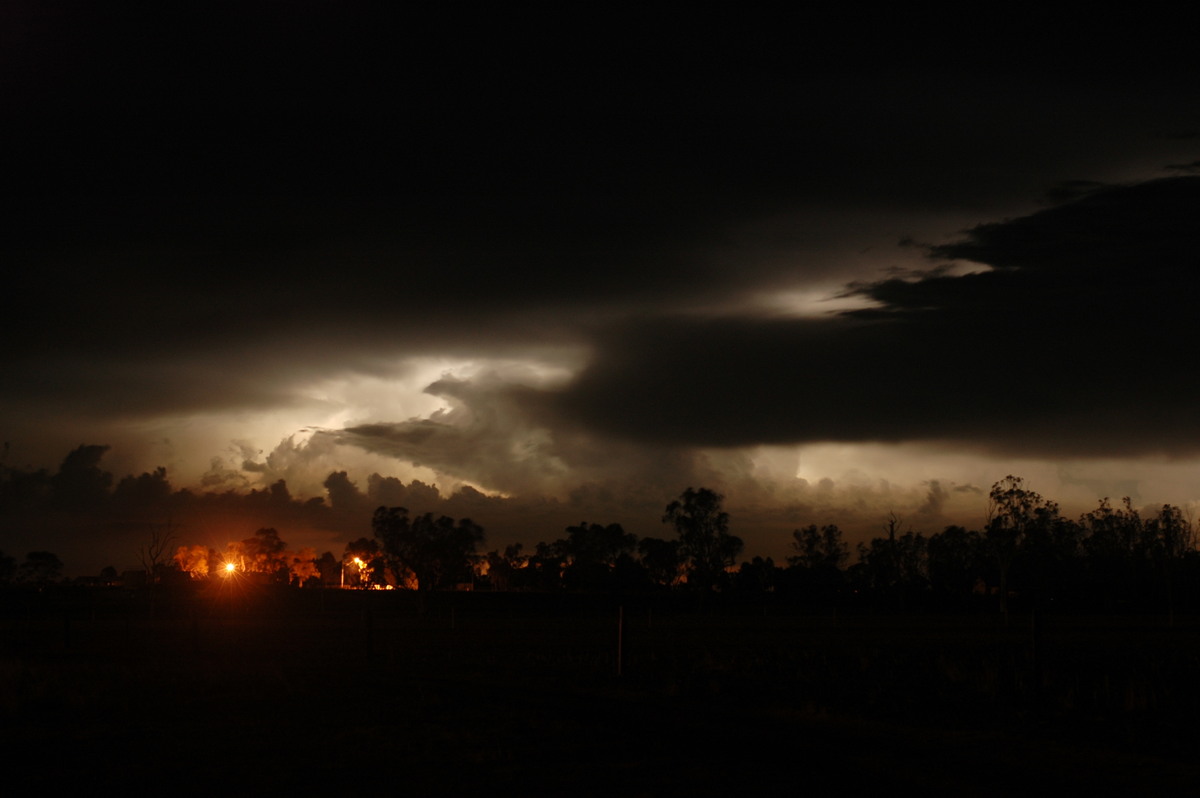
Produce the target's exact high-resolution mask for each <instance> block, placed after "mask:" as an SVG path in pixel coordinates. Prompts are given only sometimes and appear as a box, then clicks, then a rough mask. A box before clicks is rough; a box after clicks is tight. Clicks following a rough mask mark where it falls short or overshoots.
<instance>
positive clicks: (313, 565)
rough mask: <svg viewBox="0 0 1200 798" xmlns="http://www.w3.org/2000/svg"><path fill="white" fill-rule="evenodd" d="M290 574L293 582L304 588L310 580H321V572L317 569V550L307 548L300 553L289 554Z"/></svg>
mask: <svg viewBox="0 0 1200 798" xmlns="http://www.w3.org/2000/svg"><path fill="white" fill-rule="evenodd" d="M287 560H288V573H289V575H290V576H291V580H292V582H294V583H295V584H296V585H297V586H300V587H303V586H304V584H305V582H307V581H308V580H310V579H319V578H320V576H321V570H320V569H319V568H318V567H317V550H316V549H314V548H311V547H309V546H305V547H303V548H302V549H300V550H299V551H296V552H288V555H287Z"/></svg>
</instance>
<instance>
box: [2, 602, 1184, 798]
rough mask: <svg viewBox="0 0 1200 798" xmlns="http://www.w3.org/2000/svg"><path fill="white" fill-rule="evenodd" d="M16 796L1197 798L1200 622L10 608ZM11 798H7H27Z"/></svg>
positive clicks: (757, 611) (744, 613)
mask: <svg viewBox="0 0 1200 798" xmlns="http://www.w3.org/2000/svg"><path fill="white" fill-rule="evenodd" d="M3 601H4V603H3V604H2V605H0V610H2V612H0V632H2V634H3V637H2V638H0V744H2V745H3V749H4V751H5V757H4V758H3V763H4V764H3V768H4V773H3V781H0V783H2V784H4V785H6V787H7V788H6V789H4V790H3V792H4V794H6V795H29V794H37V793H39V792H51V793H54V794H58V793H61V792H63V791H64V789H65V788H67V787H68V786H70V785H71V784H80V785H82V788H81V789H78V790H77V791H79V792H84V793H87V792H94V791H100V790H104V791H107V790H109V789H112V788H115V789H117V790H119V791H120V792H121V793H124V794H147V793H155V794H160V795H211V794H221V795H252V794H262V793H264V792H266V793H269V794H276V793H282V792H285V791H287V792H290V793H292V794H296V792H297V791H300V792H303V793H308V794H342V793H355V794H360V793H366V794H379V793H381V792H382V793H384V794H388V795H418V796H419V795H472V794H493V795H520V796H542V795H569V796H593V795H594V796H608V795H622V796H656V795H724V794H737V795H742V794H747V793H758V794H763V793H767V794H775V793H777V792H782V793H783V794H789V795H791V794H796V793H797V792H799V791H801V790H809V789H813V790H821V791H822V792H828V791H830V790H838V791H839V792H843V793H846V794H866V793H870V792H879V791H881V790H891V791H897V790H898V791H902V792H903V791H907V790H909V789H911V790H920V791H922V792H924V793H929V792H932V791H937V792H939V793H944V794H949V795H1013V794H1051V793H1075V792H1081V791H1087V792H1089V793H1092V794H1134V793H1160V794H1162V793H1166V794H1180V795H1183V794H1197V792H1198V791H1200V731H1198V729H1200V725H1198V720H1200V625H1198V624H1197V622H1196V620H1195V619H1177V620H1176V622H1175V624H1174V625H1170V626H1168V625H1167V623H1166V622H1165V620H1163V619H1155V618H1111V617H1104V618H1055V617H1046V618H1044V619H1043V620H1041V621H1040V622H1038V623H1037V624H1034V623H1032V622H1031V619H1030V618H1028V617H1025V618H1016V619H1013V621H1012V623H1011V625H1010V626H1008V627H1005V626H1003V625H1002V624H1000V623H999V622H998V619H997V618H995V617H992V616H990V615H976V616H968V617H905V616H869V617H867V616H853V615H851V616H846V615H842V616H836V615H833V614H828V613H823V614H817V615H804V614H795V613H793V614H786V613H782V612H777V611H775V610H773V609H771V608H766V607H763V608H747V607H741V608H721V607H707V608H705V610H704V611H703V612H699V611H697V610H696V608H694V607H687V606H680V605H673V604H668V603H666V602H664V601H661V600H659V601H650V600H647V599H642V600H625V602H624V604H623V605H622V606H623V611H622V616H623V622H622V629H623V637H622V641H621V658H620V666H621V673H620V675H618V672H617V667H618V651H617V644H618V618H619V617H622V616H619V614H618V609H617V606H618V602H617V601H615V600H613V599H611V598H598V597H592V598H588V597H563V596H531V595H518V596H504V595H484V594H474V595H472V594H457V595H451V594H447V595H438V596H434V597H433V598H432V599H431V600H430V601H429V603H428V604H427V605H426V606H425V607H424V608H423V611H419V608H418V607H417V606H416V603H415V602H414V600H413V597H412V596H410V595H397V594H379V593H374V594H367V593H357V592H350V591H345V592H342V591H327V592H325V593H324V594H322V593H321V591H307V592H303V593H300V592H283V591H281V592H271V591H267V590H264V589H261V588H260V589H258V590H251V589H244V590H241V591H236V592H235V591H232V590H228V589H226V590H225V592H223V593H210V594H206V595H187V596H181V595H176V596H159V597H156V598H155V599H154V601H153V602H151V601H150V599H149V597H148V596H146V595H144V594H143V595H131V594H128V593H121V592H119V591H114V592H111V593H105V592H95V591H93V592H91V593H87V594H83V593H80V594H72V595H54V596H52V595H47V594H28V593H23V594H7V595H4V597H3ZM10 789H11V790H12V791H10Z"/></svg>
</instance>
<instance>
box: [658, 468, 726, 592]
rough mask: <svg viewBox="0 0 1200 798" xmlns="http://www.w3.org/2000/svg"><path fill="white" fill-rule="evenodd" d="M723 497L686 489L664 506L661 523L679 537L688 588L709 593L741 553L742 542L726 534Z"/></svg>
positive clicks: (709, 491) (701, 490) (718, 583)
mask: <svg viewBox="0 0 1200 798" xmlns="http://www.w3.org/2000/svg"><path fill="white" fill-rule="evenodd" d="M724 500H725V497H724V496H722V495H721V494H719V493H716V492H715V491H712V490H709V489H708V488H700V489H699V490H693V489H692V488H688V489H687V490H685V491H684V492H683V494H682V495H680V497H679V498H678V499H676V500H675V501H673V502H671V503H670V504H668V505H667V509H666V512H665V514H664V515H663V518H662V520H663V523H664V524H671V525H672V526H674V527H675V531H676V532H677V533H678V534H679V544H680V553H681V554H682V555H683V557H684V558H685V559H686V561H687V563H688V576H687V578H688V584H689V585H691V586H693V587H696V588H699V589H702V590H711V589H713V588H715V587H717V586H719V585H720V584H721V582H722V581H723V580H724V578H725V571H726V569H727V568H729V567H730V566H732V565H733V564H734V562H736V560H737V556H738V555H739V554H741V552H742V539H741V538H739V537H736V536H735V535H731V534H729V514H728V513H726V512H725V511H724V510H722V509H721V502H723V501H724Z"/></svg>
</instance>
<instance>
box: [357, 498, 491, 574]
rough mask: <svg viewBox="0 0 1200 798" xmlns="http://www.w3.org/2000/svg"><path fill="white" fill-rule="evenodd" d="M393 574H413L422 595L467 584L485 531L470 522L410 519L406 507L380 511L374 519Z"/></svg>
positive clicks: (422, 517) (430, 517)
mask: <svg viewBox="0 0 1200 798" xmlns="http://www.w3.org/2000/svg"><path fill="white" fill-rule="evenodd" d="M371 527H372V529H374V531H375V537H376V538H378V539H379V542H380V544H381V545H382V546H383V551H384V556H385V558H386V559H387V561H388V567H389V568H391V569H392V570H393V572H394V573H396V574H400V573H403V572H404V571H405V570H407V571H411V572H412V574H413V575H414V576H415V577H416V579H417V587H418V589H419V590H421V591H423V592H427V591H430V590H434V589H435V588H439V587H446V586H448V585H453V584H455V583H457V582H462V581H466V580H467V579H469V578H470V577H471V575H472V570H471V560H472V558H473V557H474V555H475V551H476V549H477V548H478V546H479V544H481V543H482V542H483V537H484V536H483V527H481V526H479V525H478V524H475V523H473V522H472V521H471V520H470V519H469V518H464V519H462V520H460V521H457V522H456V521H455V520H454V519H453V518H448V517H447V516H444V515H443V516H441V517H439V518H434V516H433V514H432V513H426V514H425V515H420V516H417V517H416V518H412V519H410V518H409V517H408V510H406V509H405V508H403V507H380V508H379V509H377V510H376V511H375V515H374V516H373V517H372V519H371Z"/></svg>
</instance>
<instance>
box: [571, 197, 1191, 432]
mask: <svg viewBox="0 0 1200 798" xmlns="http://www.w3.org/2000/svg"><path fill="white" fill-rule="evenodd" d="M1198 204H1200V179H1197V178H1172V179H1164V180H1157V181H1152V182H1148V183H1143V184H1139V185H1131V186H1114V187H1109V188H1104V189H1096V190H1092V191H1089V192H1087V193H1086V194H1084V195H1083V196H1082V197H1081V198H1079V199H1076V200H1074V201H1072V202H1069V203H1067V204H1064V205H1060V206H1056V207H1052V208H1048V209H1045V210H1043V211H1040V212H1037V213H1034V214H1031V215H1029V216H1025V217H1022V218H1018V219H1013V220H1010V221H1006V222H999V223H993V224H986V225H981V226H979V227H976V228H974V229H973V230H970V231H968V232H967V234H966V235H965V237H963V238H962V239H960V240H959V241H957V242H955V243H951V244H947V245H944V246H939V247H936V248H934V250H933V252H932V253H931V254H932V256H933V257H934V258H936V259H940V260H945V259H952V260H963V261H972V262H975V263H978V264H986V265H987V266H990V267H991V270H990V271H985V272H977V273H972V274H967V275H964V276H951V275H949V274H945V273H934V274H933V275H932V276H925V277H919V278H917V279H915V280H911V279H899V278H893V279H887V280H884V281H881V282H878V283H873V284H869V285H860V286H857V287H855V288H854V289H853V291H854V293H856V294H858V295H861V296H862V297H865V298H868V299H871V300H873V301H874V302H876V303H877V307H875V308H872V309H869V310H861V311H853V312H848V313H845V314H843V315H841V316H840V317H839V318H834V319H829V320H816V321H812V320H803V321H796V320H768V321H763V320H756V319H745V318H720V319H695V318H664V319H659V320H655V321H648V322H644V323H640V324H637V325H630V326H627V327H624V328H622V329H621V330H619V331H617V332H614V333H613V335H612V337H611V338H610V339H609V340H608V341H607V342H606V345H605V346H604V347H603V348H602V350H601V352H600V353H599V355H598V356H597V358H596V359H595V361H594V362H593V363H591V365H590V366H589V367H588V368H587V369H586V370H585V371H584V372H583V374H582V375H581V376H580V378H579V380H578V381H577V382H576V383H575V384H574V385H573V386H572V387H571V388H570V390H569V391H567V392H565V393H564V395H563V396H562V405H563V407H564V408H566V409H567V411H568V412H570V413H572V414H574V415H575V416H576V417H578V418H580V419H584V420H586V423H588V424H590V425H593V426H594V427H595V428H597V429H602V430H606V431H610V432H613V433H617V434H621V435H625V436H629V437H634V438H644V439H656V440H665V441H671V442H674V443H681V444H682V443H690V444H698V445H706V444H707V445H739V444H754V443H768V442H779V443H782V442H795V441H869V440H874V441H896V440H921V439H925V440H936V439H948V440H956V441H960V442H962V443H963V444H965V445H982V446H985V447H988V448H992V449H997V450H1003V451H1007V452H1010V453H1015V452H1020V453H1026V454H1058V455H1081V454H1082V455H1098V454H1129V453H1145V452H1156V451H1160V452H1176V453H1183V452H1193V451H1196V450H1197V449H1200V420H1197V419H1196V417H1195V414H1194V413H1193V412H1192V410H1191V408H1192V405H1193V401H1194V397H1195V395H1196V392H1197V389H1200V377H1198V376H1197V375H1196V374H1194V373H1193V372H1194V370H1192V369H1190V368H1189V365H1188V363H1189V360H1188V355H1187V352H1188V346H1189V344H1188V342H1189V341H1190V340H1191V327H1192V315H1193V303H1194V298H1195V296H1196V294H1197V289H1198V288H1200V273H1198V272H1197V267H1198V266H1200V228H1197V226H1196V225H1195V208H1196V207H1197V206H1198Z"/></svg>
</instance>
